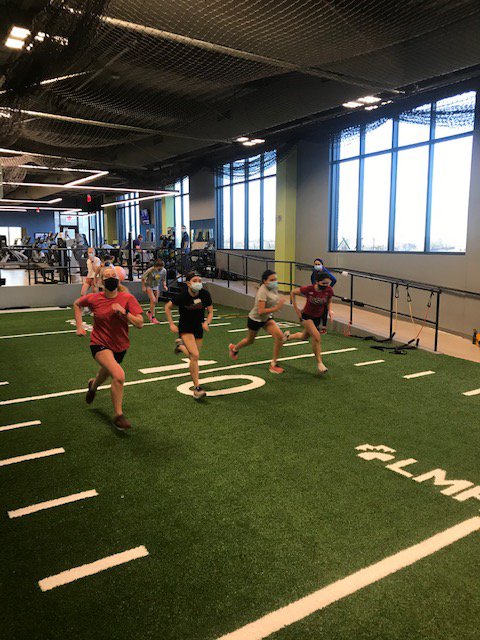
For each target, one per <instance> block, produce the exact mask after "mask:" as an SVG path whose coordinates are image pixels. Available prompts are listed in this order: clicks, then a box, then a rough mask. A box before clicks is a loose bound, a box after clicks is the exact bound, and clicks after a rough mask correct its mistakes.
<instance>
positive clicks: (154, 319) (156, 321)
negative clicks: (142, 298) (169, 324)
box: [152, 317, 160, 324]
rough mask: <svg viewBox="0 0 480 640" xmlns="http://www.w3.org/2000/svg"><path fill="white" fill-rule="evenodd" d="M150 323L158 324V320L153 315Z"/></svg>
mask: <svg viewBox="0 0 480 640" xmlns="http://www.w3.org/2000/svg"><path fill="white" fill-rule="evenodd" d="M152 324H160V322H159V321H158V320H157V319H156V318H155V317H153V318H152Z"/></svg>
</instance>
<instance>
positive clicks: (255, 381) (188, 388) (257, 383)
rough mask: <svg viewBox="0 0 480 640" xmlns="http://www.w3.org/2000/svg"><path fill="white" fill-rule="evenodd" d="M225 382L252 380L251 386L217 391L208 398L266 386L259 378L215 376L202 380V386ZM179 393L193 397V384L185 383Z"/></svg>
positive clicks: (208, 393)
mask: <svg viewBox="0 0 480 640" xmlns="http://www.w3.org/2000/svg"><path fill="white" fill-rule="evenodd" d="M224 380H250V384H242V385H239V386H236V387H229V388H227V389H217V390H216V391H208V392H207V396H208V397H209V398H213V397H216V396H229V395H231V394H232V393H243V392H244V391H253V389H259V388H260V387H263V385H264V384H265V380H264V379H263V378H259V377H258V376H244V375H233V376H213V377H212V378H201V379H200V384H209V383H210V382H223V381H224ZM177 391H178V392H179V393H183V394H184V395H186V396H192V395H193V383H192V382H185V383H184V384H181V385H179V386H178V387H177Z"/></svg>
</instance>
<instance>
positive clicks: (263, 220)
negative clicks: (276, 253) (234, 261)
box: [215, 151, 277, 250]
mask: <svg viewBox="0 0 480 640" xmlns="http://www.w3.org/2000/svg"><path fill="white" fill-rule="evenodd" d="M276 185H277V163H276V152H275V151H269V152H266V153H263V154H260V155H257V156H254V157H252V158H247V159H245V160H235V161H234V162H232V163H229V164H225V165H223V166H222V167H220V168H219V169H218V171H217V172H216V176H215V191H216V217H217V225H216V229H217V243H216V244H217V247H218V248H219V249H250V250H255V249H262V250H273V249H275V216H276Z"/></svg>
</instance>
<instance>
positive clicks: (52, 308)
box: [0, 307, 70, 313]
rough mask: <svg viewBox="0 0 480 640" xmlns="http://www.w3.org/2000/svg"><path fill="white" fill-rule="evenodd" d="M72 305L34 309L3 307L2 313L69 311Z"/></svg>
mask: <svg viewBox="0 0 480 640" xmlns="http://www.w3.org/2000/svg"><path fill="white" fill-rule="evenodd" d="M69 309H70V307H40V308H38V309H37V308H35V307H34V308H32V309H2V310H1V311H0V313H33V312H35V311H68V310H69Z"/></svg>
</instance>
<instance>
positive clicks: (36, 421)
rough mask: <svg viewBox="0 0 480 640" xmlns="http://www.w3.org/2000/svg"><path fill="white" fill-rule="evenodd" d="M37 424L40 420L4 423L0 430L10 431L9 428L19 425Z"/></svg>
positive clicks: (19, 426)
mask: <svg viewBox="0 0 480 640" xmlns="http://www.w3.org/2000/svg"><path fill="white" fill-rule="evenodd" d="M37 424H42V423H41V421H40V420H31V421H30V422H17V423H16V424H6V425H5V426H4V427H0V431H10V430H11V429H20V428H21V427H34V426H36V425H37Z"/></svg>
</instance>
